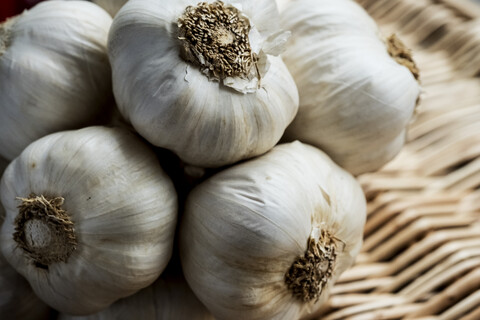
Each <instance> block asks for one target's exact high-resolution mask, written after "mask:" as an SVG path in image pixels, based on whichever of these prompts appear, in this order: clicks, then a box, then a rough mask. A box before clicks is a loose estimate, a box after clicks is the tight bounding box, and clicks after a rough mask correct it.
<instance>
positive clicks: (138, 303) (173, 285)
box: [58, 276, 214, 320]
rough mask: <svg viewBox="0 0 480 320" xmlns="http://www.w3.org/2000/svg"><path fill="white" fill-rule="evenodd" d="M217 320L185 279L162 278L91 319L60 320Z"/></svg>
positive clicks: (61, 318) (63, 319)
mask: <svg viewBox="0 0 480 320" xmlns="http://www.w3.org/2000/svg"><path fill="white" fill-rule="evenodd" d="M113 319H114V320H132V319H142V320H214V319H213V316H212V315H211V313H210V312H209V311H208V310H207V309H206V308H205V306H204V305H202V303H201V302H200V301H198V299H197V297H195V295H194V294H193V292H192V290H191V289H190V288H189V287H188V285H187V283H186V282H185V279H183V277H171V276H170V277H168V276H167V277H163V276H162V277H160V278H159V279H158V280H157V281H155V283H153V284H152V285H151V286H149V287H147V288H145V289H143V290H141V291H139V292H138V293H136V294H134V295H132V296H130V297H127V298H124V299H121V300H118V301H117V302H115V303H114V304H112V305H111V306H110V307H108V308H107V309H105V310H102V311H100V312H99V313H96V314H92V315H89V316H78V317H75V316H68V315H65V314H61V315H60V316H59V319H58V320H113Z"/></svg>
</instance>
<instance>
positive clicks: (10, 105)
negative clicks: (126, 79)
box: [0, 1, 112, 160]
mask: <svg viewBox="0 0 480 320" xmlns="http://www.w3.org/2000/svg"><path fill="white" fill-rule="evenodd" d="M111 23H112V18H111V17H110V16H109V15H108V14H107V13H106V12H105V11H104V10H103V9H101V8H99V7H98V6H97V5H95V4H92V3H89V2H87V1H46V2H42V3H39V4H37V5H36V6H35V7H33V8H32V9H30V10H26V11H24V12H23V13H22V14H20V15H18V16H16V17H13V18H11V19H9V20H7V21H6V22H4V23H2V24H0V112H1V113H2V117H0V156H2V157H4V158H6V159H8V160H12V159H13V158H15V157H16V156H18V155H19V154H20V152H21V151H22V150H23V149H24V148H25V147H26V146H27V145H28V144H29V143H31V142H33V141H34V140H36V139H38V138H40V137H43V136H45V135H47V134H49V133H52V132H57V131H61V130H66V129H74V128H79V127H83V126H86V125H88V124H92V123H95V121H98V118H99V117H101V115H102V114H104V113H106V112H107V109H108V108H107V107H106V105H107V104H108V103H109V101H110V100H111V99H112V93H111V69H110V65H109V62H108V56H107V48H106V45H107V37H108V31H109V29H110V25H111Z"/></svg>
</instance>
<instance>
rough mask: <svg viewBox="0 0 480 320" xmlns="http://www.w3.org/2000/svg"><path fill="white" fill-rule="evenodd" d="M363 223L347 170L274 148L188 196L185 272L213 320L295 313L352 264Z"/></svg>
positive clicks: (299, 149)
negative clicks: (214, 319) (213, 317)
mask: <svg viewBox="0 0 480 320" xmlns="http://www.w3.org/2000/svg"><path fill="white" fill-rule="evenodd" d="M365 220H366V203H365V197H364V195H363V192H362V190H361V188H360V186H359V184H358V183H357V182H356V181H355V179H354V178H353V177H352V176H351V175H350V174H348V173H347V172H346V171H344V170H342V169H341V168H339V167H338V166H337V165H336V164H335V163H333V161H331V160H330V159H329V158H328V156H326V155H325V154H324V153H323V152H321V151H320V150H318V149H316V148H314V147H311V146H308V145H305V144H302V143H300V142H298V141H297V142H294V143H289V144H283V145H277V146H276V147H274V148H273V149H272V150H271V151H269V152H268V153H266V154H265V155H263V156H260V157H257V158H255V159H252V160H249V161H246V162H243V163H241V164H237V165H234V166H232V167H230V168H228V169H225V170H224V171H221V172H220V173H218V174H216V175H214V176H213V177H211V178H209V179H207V180H206V181H205V182H203V183H202V184H200V185H199V186H197V187H196V188H195V189H194V190H193V191H192V192H191V193H190V195H189V196H188V198H187V202H186V208H185V212H184V215H183V216H182V221H181V225H180V256H181V261H182V268H183V271H184V274H185V278H186V279H187V281H188V283H189V285H190V286H191V288H192V290H193V291H194V293H195V294H196V295H197V297H198V298H199V299H200V301H202V302H203V303H204V304H205V306H206V307H207V308H208V309H209V310H210V311H211V312H212V313H213V315H214V316H215V318H217V319H237V318H244V319H299V318H301V317H303V316H306V315H309V314H312V313H314V312H315V311H316V310H318V308H319V307H320V306H321V305H322V304H323V302H324V301H325V300H326V299H327V298H328V294H329V291H330V288H331V286H332V285H333V284H334V283H335V281H336V279H337V278H338V276H339V275H340V274H341V273H342V272H343V271H344V270H345V269H346V268H348V267H349V266H350V265H351V264H352V263H353V261H354V259H355V256H356V255H357V254H358V252H359V250H360V246H361V244H362V233H363V226H364V224H365ZM305 266H310V267H311V268H310V269H308V270H309V271H307V269H305Z"/></svg>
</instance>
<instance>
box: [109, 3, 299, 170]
mask: <svg viewBox="0 0 480 320" xmlns="http://www.w3.org/2000/svg"><path fill="white" fill-rule="evenodd" d="M189 5H192V6H195V5H197V1H191V0H183V1H174V0H167V1H162V2H158V1H154V0H131V1H128V2H127V4H125V6H123V7H122V9H121V10H120V11H119V12H118V14H117V15H116V16H115V19H114V22H113V25H112V29H111V32H110V36H109V57H110V61H111V63H112V72H113V75H112V77H113V90H114V95H115V99H116V102H117V105H118V107H119V109H120V111H121V113H122V114H123V116H124V117H125V118H126V119H127V120H129V121H130V122H131V123H132V125H133V127H134V128H135V129H136V130H137V131H138V132H139V133H140V134H141V135H142V136H143V137H144V138H146V139H147V140H148V141H149V142H150V143H152V144H154V145H156V146H160V147H163V148H167V149H169V150H172V151H173V152H175V153H176V154H177V155H178V156H179V157H180V158H181V159H182V160H183V161H184V162H186V163H188V164H191V165H195V166H199V167H219V166H222V165H226V164H231V163H234V162H236V161H239V160H241V159H246V158H250V157H253V156H256V155H259V154H262V153H265V152H266V151H268V150H269V149H271V148H272V147H273V146H274V145H275V144H276V143H277V142H278V141H279V139H280V137H281V136H282V135H283V133H284V130H285V128H286V127H287V125H288V124H289V123H290V122H291V121H292V119H293V117H294V115H295V114H296V112H297V108H298V92H297V89H296V86H295V83H294V81H293V79H292V78H291V76H290V74H289V72H288V70H287V69H286V67H285V65H284V63H283V62H282V60H281V58H279V57H278V56H275V55H278V54H279V53H280V52H281V50H282V46H283V45H284V43H285V41H286V39H287V35H288V34H286V33H282V32H279V28H277V27H278V23H277V21H278V12H277V10H276V5H275V2H274V1H273V0H267V1H262V2H257V1H254V0H245V1H225V6H227V7H228V6H230V5H233V6H234V7H235V8H236V9H238V10H240V11H241V13H242V15H243V16H245V17H246V18H247V19H248V21H250V23H251V30H250V33H249V35H248V37H249V39H250V45H251V47H252V50H253V51H252V52H255V54H256V55H257V57H258V63H257V69H258V70H257V69H255V67H253V69H250V73H249V74H248V75H246V76H245V77H246V78H242V76H234V77H226V78H224V79H217V80H213V79H212V74H209V75H208V74H206V73H208V72H207V71H206V70H205V68H204V67H199V66H198V65H195V64H194V63H192V62H187V61H185V59H184V57H182V55H184V54H183V53H182V52H183V51H182V50H185V49H184V45H185V43H182V40H181V39H179V28H180V27H178V21H179V20H178V19H179V18H180V17H181V16H182V15H183V14H184V12H185V8H186V7H187V6H189ZM257 72H258V75H257V76H255V75H256V74H257ZM247 78H248V79H247Z"/></svg>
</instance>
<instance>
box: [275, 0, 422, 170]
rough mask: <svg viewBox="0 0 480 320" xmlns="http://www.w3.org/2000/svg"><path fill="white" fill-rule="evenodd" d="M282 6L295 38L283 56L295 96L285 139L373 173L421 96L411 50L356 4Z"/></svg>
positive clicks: (402, 134) (395, 147)
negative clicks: (297, 100)
mask: <svg viewBox="0 0 480 320" xmlns="http://www.w3.org/2000/svg"><path fill="white" fill-rule="evenodd" d="M283 6H284V9H283V10H282V12H281V20H280V21H281V25H282V27H283V28H285V29H287V30H290V31H291V32H292V35H291V37H290V40H289V42H288V43H287V46H286V50H285V52H284V53H283V54H282V58H283V59H284V61H285V64H286V65H287V67H288V69H289V71H290V72H291V74H292V76H293V78H294V79H295V82H296V84H297V87H298V90H299V94H300V107H299V111H298V114H297V116H296V117H295V119H294V121H293V122H292V123H291V124H290V125H289V127H288V128H287V130H286V133H285V138H284V140H285V141H293V140H300V141H303V142H305V143H309V144H311V145H314V146H316V147H318V148H320V149H322V150H323V151H325V152H326V153H327V154H328V155H329V156H330V157H331V158H332V159H333V160H334V161H335V162H336V163H338V164H339V165H340V166H342V167H343V168H345V169H347V170H348V171H349V172H351V173H352V174H354V175H359V174H362V173H365V172H369V171H375V170H378V169H379V168H381V167H382V166H383V165H384V164H385V163H387V162H388V161H390V160H391V159H392V158H393V157H395V156H396V155H397V154H398V153H399V152H400V150H401V148H402V147H403V145H404V143H405V139H406V130H407V126H408V125H409V123H410V122H411V121H412V118H413V115H414V110H415V107H416V105H417V104H418V101H419V95H420V92H421V88H420V85H419V82H418V80H419V70H418V68H417V66H416V65H415V62H414V61H413V58H412V54H411V51H410V50H409V49H408V48H407V47H406V46H405V45H404V44H403V43H402V42H401V41H400V39H399V38H398V37H397V36H396V35H392V36H391V37H389V38H387V39H384V38H383V36H381V35H380V32H379V30H378V27H377V25H376V24H375V21H374V20H373V19H372V18H371V17H370V16H369V15H368V14H367V12H366V11H365V10H364V9H363V8H362V7H361V6H360V5H358V4H357V3H355V2H354V1H351V0H323V1H316V0H295V1H289V2H288V3H287V4H284V5H283Z"/></svg>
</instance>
